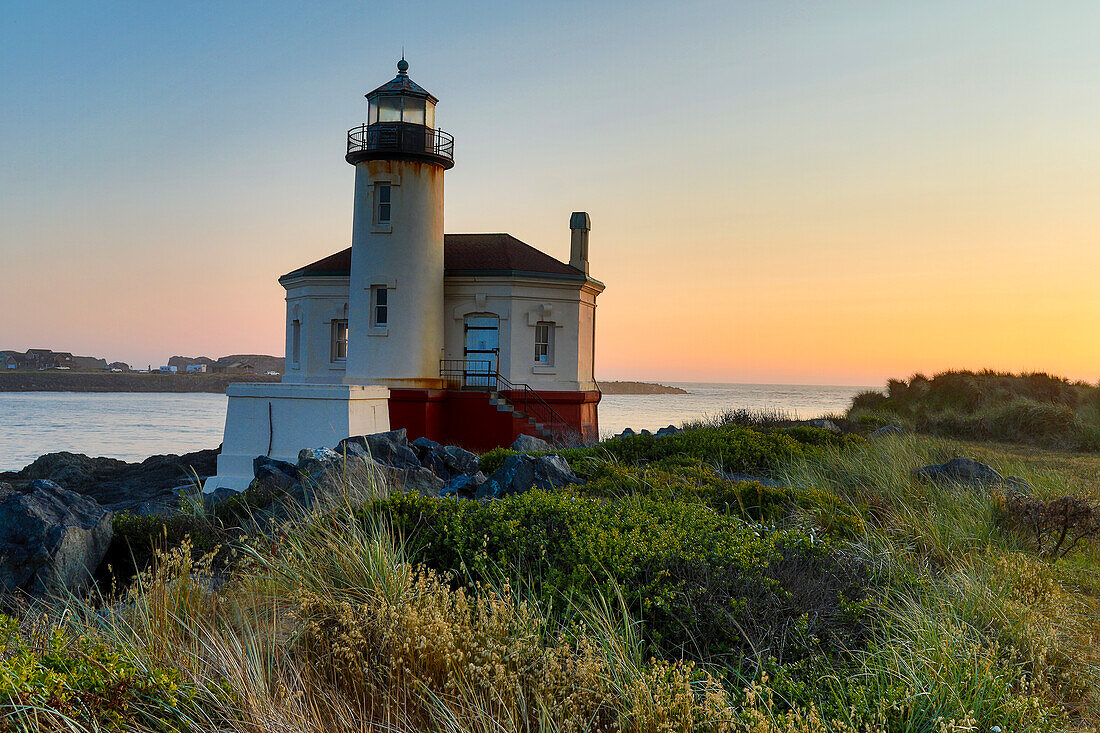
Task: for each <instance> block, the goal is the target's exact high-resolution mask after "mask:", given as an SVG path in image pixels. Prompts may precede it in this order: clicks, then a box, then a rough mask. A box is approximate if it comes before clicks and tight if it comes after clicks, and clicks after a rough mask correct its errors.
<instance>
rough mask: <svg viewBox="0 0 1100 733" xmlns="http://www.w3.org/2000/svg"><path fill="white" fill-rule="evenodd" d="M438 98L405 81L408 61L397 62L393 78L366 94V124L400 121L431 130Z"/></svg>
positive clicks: (408, 80)
mask: <svg viewBox="0 0 1100 733" xmlns="http://www.w3.org/2000/svg"><path fill="white" fill-rule="evenodd" d="M437 102H439V100H438V99H436V98H435V97H433V96H432V95H431V94H429V93H428V91H427V90H426V89H424V88H423V87H422V86H420V85H419V84H417V83H416V82H414V81H413V80H412V79H410V78H409V62H408V61H406V60H405V59H401V60H400V61H398V62H397V76H396V77H394V78H393V80H392V81H389V82H387V83H385V84H383V85H382V86H380V87H378V88H377V89H375V90H374V91H373V92H371V93H370V94H368V95H367V105H368V109H367V124H368V125H373V124H374V123H376V122H404V123H406V124H409V125H424V126H425V127H435V105H436V103H437Z"/></svg>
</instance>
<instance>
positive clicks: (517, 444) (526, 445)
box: [512, 433, 554, 453]
mask: <svg viewBox="0 0 1100 733" xmlns="http://www.w3.org/2000/svg"><path fill="white" fill-rule="evenodd" d="M512 450H514V451H519V452H520V453H542V452H544V451H552V450H554V446H552V445H550V444H549V443H547V442H546V441H545V440H543V439H542V438H536V437H535V436H534V435H526V434H523V433H521V434H520V435H517V436H516V439H515V440H514V441H512Z"/></svg>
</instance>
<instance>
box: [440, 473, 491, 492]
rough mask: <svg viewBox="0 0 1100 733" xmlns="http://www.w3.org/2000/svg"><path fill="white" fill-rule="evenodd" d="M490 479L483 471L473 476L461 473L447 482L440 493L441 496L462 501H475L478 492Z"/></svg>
mask: <svg viewBox="0 0 1100 733" xmlns="http://www.w3.org/2000/svg"><path fill="white" fill-rule="evenodd" d="M488 480H489V479H488V478H487V477H486V476H485V474H483V473H482V472H481V471H478V472H477V473H474V474H473V475H471V474H467V473H460V474H458V475H457V476H455V477H454V478H453V479H451V480H450V481H448V482H447V485H446V486H445V487H443V491H441V492H440V496H455V497H459V498H461V499H473V498H474V497H475V496H477V490H478V489H479V488H480V487H481V485H482V484H484V483H485V482H486V481H488Z"/></svg>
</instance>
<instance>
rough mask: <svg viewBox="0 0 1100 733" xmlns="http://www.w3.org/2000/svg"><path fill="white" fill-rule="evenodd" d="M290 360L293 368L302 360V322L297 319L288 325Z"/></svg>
mask: <svg viewBox="0 0 1100 733" xmlns="http://www.w3.org/2000/svg"><path fill="white" fill-rule="evenodd" d="M290 360H291V362H293V364H294V366H298V362H300V361H301V360H302V322H301V321H299V320H298V319H294V320H293V321H292V322H291V324H290Z"/></svg>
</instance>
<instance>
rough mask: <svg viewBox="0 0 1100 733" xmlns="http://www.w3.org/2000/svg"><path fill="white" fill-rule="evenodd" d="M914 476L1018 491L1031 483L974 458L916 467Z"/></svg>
mask: <svg viewBox="0 0 1100 733" xmlns="http://www.w3.org/2000/svg"><path fill="white" fill-rule="evenodd" d="M913 476H914V477H915V478H916V479H918V480H920V481H933V482H941V483H956V484H964V485H968V486H1001V487H1007V488H1010V489H1013V490H1016V491H1022V492H1025V493H1026V492H1029V491H1030V490H1031V485H1030V484H1028V482H1027V481H1025V480H1024V479H1022V478H1019V477H1017V476H1002V475H1001V474H1000V473H999V472H998V471H997V470H996V469H995V468H993V467H992V466H987V465H986V464H984V463H979V462H978V461H975V460H974V459H972V458H952V459H951V460H950V461H948V462H947V463H940V464H937V465H934V466H924V467H922V468H917V469H914V471H913Z"/></svg>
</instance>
